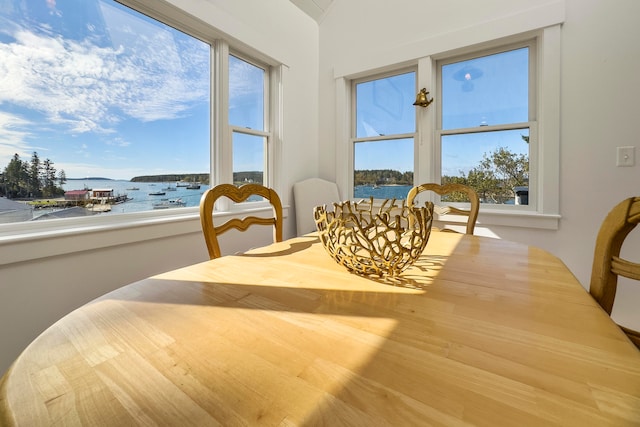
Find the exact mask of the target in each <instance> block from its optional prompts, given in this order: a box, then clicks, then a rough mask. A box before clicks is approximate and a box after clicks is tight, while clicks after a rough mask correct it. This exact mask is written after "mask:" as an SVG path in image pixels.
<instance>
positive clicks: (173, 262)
mask: <svg viewBox="0 0 640 427" xmlns="http://www.w3.org/2000/svg"><path fill="white" fill-rule="evenodd" d="M133 1H134V2H135V1H136V0H133ZM140 4H142V5H143V6H144V7H148V6H149V5H154V6H153V7H155V8H157V9H158V10H162V11H163V13H165V11H166V9H167V7H168V5H169V7H170V6H171V5H174V6H177V7H180V8H182V9H183V10H185V11H186V12H188V14H190V15H193V16H197V17H198V18H200V19H201V20H204V21H206V22H207V23H208V24H210V25H212V26H214V27H216V28H217V29H218V30H219V31H220V32H222V33H224V34H226V35H227V36H228V37H229V38H231V39H232V42H233V43H236V44H240V45H246V46H251V47H253V48H254V49H256V50H257V51H258V52H259V53H260V54H262V55H264V56H265V57H266V58H267V59H270V60H274V61H275V62H279V63H283V64H285V65H286V69H285V72H284V99H285V105H284V112H283V117H282V120H283V122H284V134H283V135H282V152H281V164H282V165H283V173H282V174H280V175H278V177H277V182H276V184H277V186H278V191H279V193H280V196H281V199H282V202H283V205H285V206H287V205H289V204H290V203H291V198H292V190H291V185H292V183H293V182H295V181H298V180H302V179H304V178H307V177H310V176H316V175H317V174H318V162H317V160H316V157H317V150H318V143H317V141H318V136H317V129H318V117H317V116H318V113H317V111H318V107H317V104H316V103H315V101H314V100H315V98H316V96H315V94H317V93H318V57H319V55H318V27H317V24H316V23H315V21H312V20H311V18H309V17H308V16H306V15H304V14H303V13H302V12H301V11H300V10H299V9H298V8H297V7H295V6H294V5H293V4H292V3H291V2H289V1H288V0H269V1H268V2H265V1H264V0H243V1H242V2H238V1H236V0H207V1H202V0H170V1H168V2H166V1H164V0H154V1H150V0H144V1H141V2H140ZM265 17H266V19H265ZM285 210H286V212H287V216H286V218H285V237H291V236H293V235H294V234H295V218H294V217H293V214H292V215H291V216H289V215H288V212H289V211H291V212H293V210H292V209H291V210H289V209H285ZM61 221H63V220H61ZM81 228H82V227H79V229H78V230H76V232H75V233H72V234H66V235H64V234H63V235H46V233H35V234H34V235H32V236H31V237H29V238H22V239H21V238H16V237H15V236H13V237H12V236H2V235H0V343H1V344H0V373H3V372H4V371H5V370H6V369H7V368H8V367H9V365H10V364H11V363H12V361H13V360H14V359H15V358H16V357H17V356H18V355H19V353H20V352H21V351H22V350H23V349H24V348H25V347H26V346H27V345H28V344H29V342H31V341H32V340H33V339H34V338H35V337H36V336H37V335H38V334H39V333H40V332H42V331H43V330H44V329H45V328H46V327H48V326H49V325H51V324H52V323H54V322H55V321H56V320H58V319H59V318H60V317H62V316H64V315H65V314H66V313H68V312H69V311H71V310H73V309H75V308H76V307H78V306H80V305H82V304H84V303H86V302H88V301H90V300H92V299H94V298H96V297H98V296H100V295H102V294H104V293H106V292H108V291H110V290H113V289H116V288H118V287H120V286H123V285H126V284H128V283H131V282H133V281H135V280H139V279H142V278H144V277H147V276H150V275H152V274H155V273H159V272H163V271H167V270H171V269H174V268H177V267H180V266H184V265H188V264H192V263H194V262H199V261H203V260H206V259H208V255H207V250H206V246H205V244H204V240H203V238H202V235H201V231H200V221H199V218H198V214H197V212H195V211H194V212H193V213H192V214H191V215H187V216H186V217H185V218H183V219H181V220H180V221H175V220H170V219H166V218H159V219H156V220H154V221H149V222H147V223H144V224H141V225H139V226H136V227H132V228H126V229H121V228H120V229H118V227H112V226H102V227H97V228H94V229H81ZM223 237H224V238H225V239H224V240H223V242H221V246H223V251H224V252H225V253H233V252H236V251H239V250H245V249H248V248H250V247H254V246H260V245H264V244H267V243H269V241H270V240H271V233H270V232H266V233H264V234H261V235H260V236H258V237H256V236H255V234H254V233H253V232H252V233H244V234H242V235H240V234H238V235H237V236H236V237H235V238H233V237H232V238H229V239H226V237H227V235H225V236H223Z"/></svg>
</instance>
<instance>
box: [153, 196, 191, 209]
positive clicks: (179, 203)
mask: <svg viewBox="0 0 640 427" xmlns="http://www.w3.org/2000/svg"><path fill="white" fill-rule="evenodd" d="M186 205H187V203H186V202H185V201H184V200H182V199H180V198H178V199H162V200H160V201H159V202H155V203H153V209H169V208H181V207H183V206H186Z"/></svg>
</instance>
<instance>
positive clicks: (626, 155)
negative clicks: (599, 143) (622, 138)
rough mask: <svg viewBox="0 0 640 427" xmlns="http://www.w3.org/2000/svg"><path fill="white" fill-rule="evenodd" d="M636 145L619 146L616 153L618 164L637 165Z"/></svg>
mask: <svg viewBox="0 0 640 427" xmlns="http://www.w3.org/2000/svg"><path fill="white" fill-rule="evenodd" d="M635 151H636V147H618V149H617V155H616V166H633V165H635V157H636V156H635V154H636V153H635Z"/></svg>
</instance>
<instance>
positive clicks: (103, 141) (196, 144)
mask: <svg viewBox="0 0 640 427" xmlns="http://www.w3.org/2000/svg"><path fill="white" fill-rule="evenodd" d="M149 11H150V12H151V13H156V12H154V11H152V10H149ZM165 15H166V14H163V16H165ZM185 19H186V18H185ZM214 31H215V30H213V29H212V30H211V34H206V32H203V29H202V28H201V27H198V30H193V31H192V30H191V27H190V26H189V24H186V25H181V24H180V23H179V22H175V21H172V22H171V25H165V24H164V23H162V22H159V21H157V20H155V19H153V18H151V17H149V16H146V15H144V14H141V13H138V12H136V11H134V10H132V9H130V8H128V7H126V6H123V5H122V4H120V3H118V2H116V1H111V0H87V1H84V2H80V3H78V2H72V3H65V2H45V1H42V2H23V1H19V0H10V1H9V3H8V5H5V6H3V7H2V8H0V64H2V65H0V173H1V174H2V175H0V197H2V196H6V197H8V198H7V199H4V198H0V227H4V226H3V225H2V224H3V223H9V222H25V221H31V220H32V219H39V220H44V219H57V218H68V217H77V216H83V217H84V216H90V217H95V218H97V217H100V218H104V217H105V216H106V217H108V218H113V219H114V220H115V219H116V218H117V217H120V218H122V221H125V222H126V221H127V220H128V219H127V218H132V217H131V216H129V217H128V216H127V214H132V215H133V214H134V213H135V215H136V218H139V217H140V215H139V214H138V213H140V212H146V215H149V216H157V215H163V214H162V212H164V211H165V209H169V211H167V212H169V214H171V212H176V209H177V208H187V209H186V211H187V212H189V211H192V212H195V211H196V210H197V209H196V207H197V206H198V204H199V200H200V197H201V195H202V193H203V192H204V191H205V190H206V189H207V188H208V187H209V186H210V185H212V184H213V183H214V182H236V183H240V182H246V181H257V182H265V181H266V182H268V181H269V180H270V176H269V174H270V173H271V172H270V168H269V165H270V164H272V162H273V159H271V156H270V155H269V152H270V151H269V150H272V148H271V146H272V145H273V144H271V143H270V141H271V140H272V139H273V138H272V134H271V133H270V132H273V129H272V127H271V123H272V122H271V118H270V113H269V108H268V107H269V106H270V105H271V101H272V99H271V98H270V96H269V93H270V91H269V88H270V85H271V84H273V82H272V81H271V78H272V77H271V75H272V74H271V73H270V66H269V65H267V64H264V63H258V62H257V61H253V60H252V59H251V58H249V57H248V56H245V55H243V54H241V53H240V52H234V54H233V55H229V54H228V52H229V48H230V47H229V44H228V43H227V42H226V41H225V40H222V39H220V38H219V37H218V35H217V34H215V33H214ZM190 34H197V37H196V36H192V35H190ZM221 52H222V53H223V54H224V55H226V56H227V57H228V59H227V60H225V61H224V62H220V61H217V60H214V59H215V58H219V55H220V53H221ZM212 64H215V65H213V66H212ZM227 64H228V67H227V66H226V65H227ZM215 82H225V83H224V85H225V87H224V90H222V89H223V88H220V87H217V86H216V87H214V85H213V84H212V83H215ZM227 93H228V97H227ZM278 102H279V101H278ZM221 109H224V110H225V112H224V114H223V115H222V117H225V120H223V121H221V122H215V121H212V119H211V118H212V117H213V116H215V114H213V113H214V112H216V114H218V112H219V111H220V110H221ZM227 116H228V119H229V120H226V117H227ZM212 153H213V154H212ZM220 153H223V154H224V155H220ZM189 207H191V208H192V209H191V210H189V209H188V208H189ZM174 208H175V209H174ZM182 211H183V212H184V211H185V209H182ZM120 214H125V215H120ZM76 219H77V218H76ZM72 220H73V219H72ZM83 221H84V220H83ZM56 222H58V221H56ZM57 226H59V225H57Z"/></svg>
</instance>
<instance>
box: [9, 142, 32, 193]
mask: <svg viewBox="0 0 640 427" xmlns="http://www.w3.org/2000/svg"><path fill="white" fill-rule="evenodd" d="M4 177H5V188H6V196H7V197H9V198H17V197H26V196H27V194H28V187H27V182H28V180H29V173H28V171H27V166H26V165H25V164H24V162H23V161H22V160H20V156H18V153H16V154H14V155H13V157H12V158H11V160H10V161H9V164H8V165H7V167H6V168H5V169H4Z"/></svg>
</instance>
